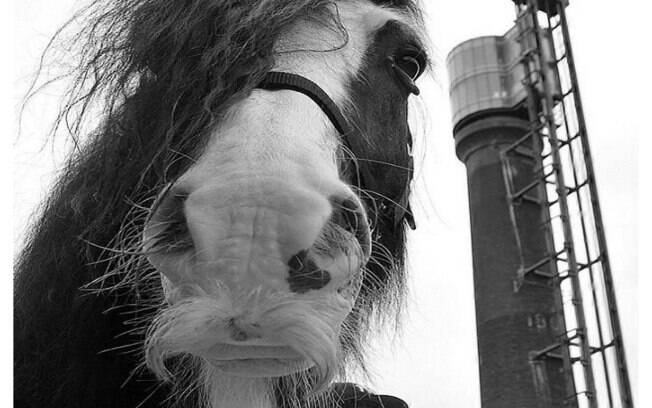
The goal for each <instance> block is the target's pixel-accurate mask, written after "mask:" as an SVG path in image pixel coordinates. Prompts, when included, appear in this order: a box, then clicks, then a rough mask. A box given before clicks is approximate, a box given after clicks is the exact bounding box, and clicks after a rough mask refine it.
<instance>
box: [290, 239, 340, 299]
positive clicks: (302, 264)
mask: <svg viewBox="0 0 652 408" xmlns="http://www.w3.org/2000/svg"><path fill="white" fill-rule="evenodd" d="M288 266H289V267H290V272H289V273H290V276H289V277H288V279H287V281H288V283H289V284H290V290H291V291H292V292H295V293H306V292H308V291H309V290H318V289H322V288H323V287H325V286H326V285H328V283H329V282H330V281H331V274H330V273H329V272H328V271H324V270H322V269H320V268H319V267H318V266H317V264H315V262H313V260H312V259H310V258H309V257H308V250H307V249H303V250H301V251H299V253H297V254H296V255H293V256H292V257H291V258H290V260H289V261H288Z"/></svg>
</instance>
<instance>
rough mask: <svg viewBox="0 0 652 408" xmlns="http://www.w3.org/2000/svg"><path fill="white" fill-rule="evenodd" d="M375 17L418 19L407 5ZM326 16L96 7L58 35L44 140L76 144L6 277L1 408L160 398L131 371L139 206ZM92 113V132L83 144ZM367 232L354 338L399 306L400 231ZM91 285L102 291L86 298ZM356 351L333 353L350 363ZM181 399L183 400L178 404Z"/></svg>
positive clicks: (128, 4) (388, 224)
mask: <svg viewBox="0 0 652 408" xmlns="http://www.w3.org/2000/svg"><path fill="white" fill-rule="evenodd" d="M376 3H379V4H383V5H387V6H391V7H397V8H401V9H403V10H405V11H406V12H409V13H412V14H414V15H417V14H418V9H417V7H416V5H415V4H414V3H413V2H412V1H409V0H404V1H398V0H397V1H376ZM331 6H332V1H328V0H296V1H281V0H258V1H247V2H236V1H217V0H110V1H94V2H92V3H91V4H90V5H89V6H88V7H86V8H85V9H83V10H82V11H80V13H79V14H78V15H77V16H76V17H75V19H73V20H71V22H70V23H69V26H72V25H74V24H73V23H74V22H78V21H83V22H84V26H83V29H82V30H81V31H80V32H79V33H78V34H76V35H75V36H73V37H69V39H68V41H69V43H74V44H78V45H79V46H78V49H79V50H80V52H79V55H78V57H79V58H80V63H79V65H78V66H77V67H76V69H75V71H74V72H73V75H74V80H73V82H72V84H73V85H72V87H71V88H70V91H69V93H68V94H67V97H66V102H65V103H64V105H63V108H62V110H61V113H60V115H59V117H58V120H57V123H56V126H58V127H59V128H63V129H65V130H67V131H68V132H69V133H70V135H71V137H72V138H73V139H74V140H76V141H77V140H78V141H79V142H80V143H79V145H78V146H79V147H78V149H77V150H76V151H75V153H74V154H73V155H72V156H71V157H70V159H69V160H68V162H67V163H66V166H65V169H64V171H63V172H62V174H61V176H60V178H59V179H58V181H57V183H56V185H55V187H54V188H53V191H52V192H51V194H50V196H49V198H48V200H47V202H46V203H45V204H44V206H43V210H42V213H41V215H40V217H39V218H38V220H37V222H36V223H35V224H34V225H33V227H32V229H31V231H30V233H29V236H28V239H27V242H26V244H25V247H24V249H23V251H22V252H21V254H20V256H19V257H18V260H17V263H16V276H15V311H14V326H15V335H14V336H15V337H14V347H15V366H14V367H15V368H14V370H15V371H14V374H15V398H16V401H15V402H16V406H18V407H22V406H33V407H42V406H58V407H77V406H93V407H104V406H106V407H108V406H124V407H128V406H136V405H137V404H139V403H141V402H143V401H145V402H144V404H143V405H142V406H159V405H160V403H161V402H162V401H165V400H167V398H168V394H169V393H170V392H171V389H170V387H171V386H170V385H161V384H159V383H158V382H157V381H155V380H154V378H153V377H152V376H150V375H149V374H148V373H147V371H146V370H144V369H143V370H136V371H134V370H135V369H136V367H137V366H138V364H139V363H140V358H141V356H140V355H138V353H134V350H139V344H141V343H142V340H143V336H144V333H143V327H146V325H144V324H143V323H144V322H147V319H148V317H149V316H151V315H152V314H153V311H154V310H155V309H156V308H157V307H158V306H160V304H161V303H160V302H161V299H160V288H158V287H157V284H156V282H157V281H156V280H155V279H153V278H152V277H153V276H154V274H153V273H152V268H151V267H150V266H149V265H148V264H147V262H146V260H145V257H144V256H142V254H141V253H138V251H137V249H138V248H139V240H140V231H141V230H142V226H143V223H144V221H145V219H146V217H147V208H149V206H150V205H151V204H152V202H153V200H154V199H155V197H156V195H157V193H158V192H159V191H160V190H161V188H163V186H165V185H166V184H167V183H168V182H170V181H173V180H175V179H176V178H177V177H178V176H179V175H180V174H181V173H182V172H183V171H184V170H185V169H186V168H188V166H190V165H191V164H192V162H193V158H195V157H197V156H198V154H200V153H201V150H202V148H203V144H204V143H205V141H206V140H207V135H208V134H209V132H210V130H211V129H212V128H213V127H214V125H215V124H216V123H217V122H219V121H220V119H221V117H222V116H223V114H224V113H225V112H226V111H227V110H228V109H229V107H231V106H233V104H234V103H236V102H237V101H239V100H241V99H243V98H245V97H246V96H248V95H249V93H250V92H251V90H252V89H253V88H254V87H255V86H256V85H257V84H258V83H259V82H260V80H261V79H262V77H263V76H264V75H265V73H266V72H268V71H269V70H270V69H271V68H272V66H273V63H274V55H273V46H274V43H275V41H276V40H277V38H278V37H279V36H280V35H282V34H283V32H284V30H285V29H287V27H288V26H289V25H291V24H292V23H293V22H296V21H297V20H299V19H306V18H309V19H313V20H315V21H319V22H320V23H322V24H324V26H325V27H330V28H331V29H333V30H342V27H341V25H340V23H339V21H338V17H337V15H334V14H333V13H332V7H331ZM64 32H65V30H64ZM343 39H344V40H345V39H346V36H345V33H343ZM98 105H100V106H102V110H101V117H102V121H101V122H100V124H99V125H98V126H97V127H96V130H95V131H93V132H92V133H91V134H88V135H84V134H82V130H83V129H84V123H86V122H87V121H88V120H89V117H92V116H94V115H97V114H98V110H97V109H96V108H95V107H96V106H98ZM408 181H409V180H408ZM360 187H361V188H362V189H364V188H365V186H360ZM368 197H373V195H371V196H368ZM371 200H372V199H371V198H367V205H368V207H369V208H370V209H371V210H373V209H374V208H377V205H376V204H377V203H373V202H371ZM372 218H375V219H376V225H375V228H376V231H377V233H378V236H379V242H378V243H377V246H376V249H377V250H379V249H381V248H382V251H380V252H378V253H377V254H376V255H377V256H376V259H377V260H376V262H375V263H372V264H371V265H370V267H369V273H368V278H367V280H368V282H367V283H366V285H365V286H364V287H365V289H364V290H363V292H362V293H361V295H360V299H359V301H358V304H357V306H356V309H357V311H356V313H354V314H353V316H355V318H356V319H355V321H352V322H349V325H352V326H353V327H355V328H356V329H358V330H359V331H360V332H362V331H363V329H364V328H366V326H367V324H368V320H369V318H370V316H371V315H372V314H373V311H377V310H384V309H383V308H382V307H381V306H382V305H391V304H393V305H395V304H396V303H397V302H398V301H397V299H400V298H401V295H402V287H403V286H402V285H403V284H402V282H403V280H404V278H403V276H404V275H403V256H404V229H405V225H403V224H404V222H403V221H402V220H401V222H400V225H394V223H393V220H390V219H383V217H382V216H381V215H376V216H375V217H374V215H373V214H372ZM390 257H391V258H392V259H391V260H390V259H389V258H390ZM389 270H391V271H392V274H391V276H390V274H388V273H387V271H389ZM107 272H108V273H107ZM98 278H102V279H101V280H100V281H97V279H98ZM388 280H392V281H393V283H392V284H386V283H387V281H388ZM383 283H385V284H383ZM102 285H105V286H106V287H108V288H111V289H110V290H98V289H101V288H102ZM130 322H131V323H135V324H133V325H130V324H129V323H130ZM357 342H358V339H347V341H346V345H345V346H346V348H347V350H346V351H348V352H349V353H350V354H351V355H352V356H353V358H354V359H355V357H356V356H359V355H360V350H359V349H358V348H357V347H356V346H355V345H356V344H357ZM186 397H187V398H186ZM184 398H186V401H187V402H190V401H193V400H194V399H195V398H196V396H193V393H192V392H189V393H187V394H184V395H183V396H182V397H181V398H178V399H179V401H181V402H183V401H184Z"/></svg>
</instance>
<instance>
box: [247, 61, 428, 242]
mask: <svg viewBox="0 0 652 408" xmlns="http://www.w3.org/2000/svg"><path fill="white" fill-rule="evenodd" d="M256 88H259V89H265V90H269V91H278V90H290V91H296V92H299V93H302V94H304V95H306V96H307V97H309V98H310V99H312V100H313V101H314V102H315V103H316V104H317V105H318V106H319V107H320V108H321V110H322V111H323V112H324V113H325V114H326V116H327V117H328V119H330V121H331V122H332V123H333V126H335V129H336V130H337V131H338V132H339V133H340V134H341V135H342V138H343V142H344V144H345V145H346V147H347V148H348V149H349V150H351V145H350V144H349V142H348V140H347V137H348V136H349V135H350V134H351V133H352V129H351V127H350V126H349V124H348V122H347V121H346V119H345V118H344V115H342V112H341V111H340V109H339V108H338V107H337V105H336V104H335V102H333V100H332V99H331V98H330V97H329V96H328V94H327V93H326V92H324V90H323V89H321V88H320V87H319V85H317V84H316V83H314V82H312V81H311V80H309V79H308V78H305V77H303V76H301V75H297V74H291V73H289V72H279V71H270V72H268V73H267V74H266V75H265V77H264V78H263V80H262V81H261V82H260V83H259V84H258V85H257V86H256ZM351 151H353V150H351ZM354 163H355V166H356V168H357V174H358V178H359V180H358V181H361V182H362V183H361V185H362V184H363V183H364V184H366V187H367V188H371V189H375V187H376V186H375V185H376V184H378V183H377V182H376V178H375V177H374V176H373V175H372V174H371V173H370V171H369V169H368V168H367V166H360V165H359V164H358V162H357V161H355V160H354ZM410 168H411V166H410ZM363 180H364V181H363ZM407 193H408V189H407V187H406V189H405V191H403V193H402V194H401V197H400V198H399V201H400V202H399V203H395V204H398V205H397V206H396V208H395V209H394V211H393V217H392V218H393V219H394V226H398V224H399V223H400V222H401V221H403V220H404V219H405V220H406V221H407V223H408V225H409V226H410V228H412V229H415V228H416V226H415V224H414V217H413V216H412V211H411V209H410V204H409V202H407Z"/></svg>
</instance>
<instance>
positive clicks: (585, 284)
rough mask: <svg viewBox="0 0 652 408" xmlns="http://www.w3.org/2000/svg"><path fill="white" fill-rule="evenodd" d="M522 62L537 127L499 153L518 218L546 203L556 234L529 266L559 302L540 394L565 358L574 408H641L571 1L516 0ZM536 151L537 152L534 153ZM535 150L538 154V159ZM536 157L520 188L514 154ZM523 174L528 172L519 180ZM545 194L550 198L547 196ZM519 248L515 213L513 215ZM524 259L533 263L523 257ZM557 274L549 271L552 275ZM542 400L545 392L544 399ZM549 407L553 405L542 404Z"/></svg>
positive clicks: (520, 276) (522, 277) (541, 356)
mask: <svg viewBox="0 0 652 408" xmlns="http://www.w3.org/2000/svg"><path fill="white" fill-rule="evenodd" d="M515 3H517V5H516V11H517V19H516V24H517V27H518V28H519V34H518V41H519V44H520V47H521V63H522V64H523V67H524V72H525V77H524V78H523V84H524V86H525V87H526V89H527V94H528V98H527V107H528V116H529V121H530V131H529V132H527V134H525V135H524V136H523V137H522V138H520V139H519V140H517V141H516V142H514V143H512V144H511V145H509V146H507V147H506V148H504V149H502V150H501V161H502V167H503V176H504V180H505V187H506V191H507V195H508V197H507V199H508V200H507V201H508V203H509V205H510V211H511V213H512V214H514V213H515V212H516V209H517V208H518V206H519V205H521V203H523V202H524V201H529V202H530V203H536V204H539V205H541V207H542V209H543V211H545V212H546V213H547V222H546V223H545V225H542V226H541V227H542V228H543V229H544V230H545V231H546V233H547V234H549V235H550V243H551V244H550V249H549V253H548V254H547V255H546V256H544V257H543V258H542V259H541V260H539V261H537V262H534V263H532V264H526V263H525V261H523V262H522V263H521V267H520V269H519V271H518V273H517V274H516V277H515V288H516V289H518V287H519V286H520V285H527V284H540V283H537V282H539V281H540V280H537V279H534V280H533V279H528V278H530V277H532V276H537V277H546V278H548V279H549V283H550V285H551V286H553V287H557V288H559V289H560V290H556V291H555V293H558V295H559V296H561V299H559V302H558V304H561V305H563V306H562V308H561V310H559V311H558V314H559V318H560V319H563V320H562V321H563V324H560V325H559V327H560V328H561V329H560V332H559V334H558V338H559V341H558V342H556V343H554V344H551V345H550V346H549V347H546V348H544V349H542V350H538V351H536V350H535V351H533V352H532V353H531V354H530V365H531V368H532V373H533V378H534V381H535V383H540V384H538V386H537V390H538V389H541V390H545V389H546V384H545V382H546V381H547V379H546V376H543V375H539V374H540V373H541V372H543V371H542V370H541V368H540V366H541V365H542V364H545V361H546V360H547V359H562V360H563V367H564V370H565V371H566V372H567V373H568V372H570V373H571V374H572V375H570V376H569V378H571V382H570V384H568V398H567V399H566V406H573V407H575V406H576V407H581V408H583V407H589V408H598V407H600V408H601V407H623V408H629V407H633V401H632V395H631V388H630V383H629V377H628V371H627V364H626V359H625V351H624V346H623V339H622V332H621V328H620V323H619V318H618V310H617V304H616V297H615V291H614V286H613V280H612V275H611V268H610V264H609V257H608V253H607V244H606V238H605V232H604V226H603V222H602V215H601V212H600V204H599V200H598V192H597V187H596V180H595V173H594V170H593V164H592V159H591V153H590V148H589V142H588V136H587V130H586V123H585V121H584V113H583V109H582V104H581V99H580V93H579V87H578V82H577V75H576V72H575V64H574V60H573V53H572V48H571V43H570V38H569V33H568V23H567V19H566V13H565V7H566V5H567V1H565V0H548V1H541V0H538V1H537V0H521V1H515ZM532 146H536V148H534V149H532V148H531V147H532ZM533 152H534V153H533ZM532 154H537V155H540V157H538V158H537V160H538V161H539V163H540V165H539V166H538V167H537V168H536V171H535V172H534V173H533V174H531V181H530V182H526V183H525V184H523V183H522V182H521V183H520V184H519V185H517V184H516V183H515V179H516V177H515V175H514V174H513V170H512V165H511V163H510V158H513V157H514V155H532ZM521 177H522V175H521ZM541 197H544V199H543V200H542V198H541ZM511 220H512V226H513V229H514V234H515V237H516V240H517V243H518V242H520V241H521V239H522V237H521V235H522V232H521V231H520V228H519V225H518V222H517V217H515V216H513V217H511ZM521 259H525V257H521ZM551 270H552V271H553V272H550V271H551ZM541 398H542V400H545V395H543V394H542V396H541ZM544 406H545V405H544Z"/></svg>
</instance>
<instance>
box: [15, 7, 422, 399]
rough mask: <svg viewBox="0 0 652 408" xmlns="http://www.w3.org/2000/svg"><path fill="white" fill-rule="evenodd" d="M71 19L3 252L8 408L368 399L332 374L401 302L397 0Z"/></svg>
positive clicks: (407, 140) (408, 66)
mask: <svg viewBox="0 0 652 408" xmlns="http://www.w3.org/2000/svg"><path fill="white" fill-rule="evenodd" d="M73 21H77V22H79V21H81V22H83V23H84V25H83V26H82V27H81V28H80V29H79V31H78V32H76V33H75V34H74V35H73V36H72V37H70V41H71V44H74V45H76V46H78V51H77V54H76V56H77V58H78V60H79V63H78V64H77V65H75V68H74V70H73V71H72V74H73V75H74V79H73V81H72V85H71V87H70V89H69V91H68V93H67V95H66V99H65V101H64V103H63V104H62V107H61V111H60V113H59V116H58V118H57V120H56V123H55V128H56V129H59V128H61V127H64V128H65V130H66V131H68V132H69V133H70V135H72V136H71V137H72V139H73V140H74V141H75V149H74V151H73V153H72V154H71V155H70V157H69V158H68V160H67V162H66V164H65V167H64V169H63V170H62V172H61V174H60V176H59V178H58V180H57V182H56V184H55V185H54V187H53V189H52V191H51V193H50V195H49V197H48V198H47V200H46V201H45V203H44V204H43V206H42V210H41V213H40V215H39V218H38V219H37V222H35V223H34V225H33V226H32V228H31V230H30V232H29V234H28V238H27V240H26V243H25V245H24V248H23V249H22V251H21V253H20V254H19V256H18V257H17V261H16V272H15V278H14V327H15V329H14V384H15V388H14V395H15V404H16V406H18V407H42V406H55V407H158V406H166V405H167V406H178V407H212V408H231V407H251V408H297V407H334V406H349V405H346V404H347V401H354V402H353V403H355V401H362V400H363V399H364V398H367V400H368V401H372V398H373V397H374V395H373V394H371V393H368V392H366V391H363V390H361V389H359V388H357V387H355V386H352V385H350V384H346V383H334V381H335V380H336V379H339V378H346V373H347V370H349V369H350V367H359V368H362V369H364V344H365V340H366V339H367V338H368V336H369V334H370V330H371V329H372V326H373V324H372V323H374V322H376V321H381V320H385V321H386V320H388V319H389V320H391V316H394V315H396V316H398V314H400V306H401V304H402V302H403V301H404V298H405V281H406V273H405V238H406V233H407V230H408V228H414V219H413V216H412V213H411V210H410V205H409V198H410V183H411V180H412V178H413V160H412V135H411V132H410V129H409V126H408V120H407V115H408V99H409V97H410V96H411V95H413V94H418V93H419V89H418V87H417V85H416V83H415V81H416V80H417V78H419V76H420V75H421V74H422V73H423V72H424V71H425V70H426V69H427V68H428V66H429V64H430V62H429V59H428V55H427V51H426V49H427V47H426V44H427V42H426V40H425V38H426V36H425V29H424V24H423V16H422V13H421V11H420V8H419V5H418V4H417V3H416V2H414V1H413V0H373V1H372V0H294V1H283V0H251V1H247V2H238V1H231V0H108V1H92V2H91V3H90V4H89V5H88V6H86V7H85V8H83V9H82V10H80V11H79V13H78V14H77V15H76V16H75V17H74V18H73V19H72V20H71V22H73ZM71 22H69V23H68V24H67V25H66V27H70V26H73V25H74V24H72V23H71ZM63 31H65V30H63ZM63 31H62V32H63ZM57 35H59V36H61V35H63V34H61V33H59V34H57ZM97 106H100V108H98V107H97ZM98 117H99V118H100V119H96V118H98ZM89 120H90V121H95V127H94V128H93V129H91V130H90V131H86V132H85V130H84V129H86V127H85V126H84V124H85V123H87V122H88V121H89ZM84 132H85V133H84ZM352 390H353V394H356V393H357V396H354V397H352V398H353V399H352V400H351V399H347V398H349V397H348V395H350V394H351V392H352ZM379 398H380V397H379ZM374 401H377V402H375V403H376V404H382V403H383V402H384V403H385V404H387V406H391V404H390V401H393V400H392V399H391V397H384V399H383V398H380V399H376V400H374ZM368 404H370V403H369V402H368ZM360 406H380V405H360ZM396 406H398V405H396ZM401 406H402V405H401Z"/></svg>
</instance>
